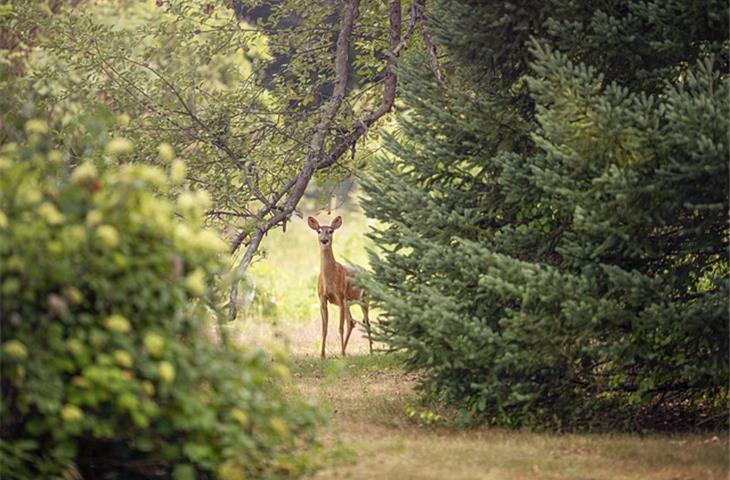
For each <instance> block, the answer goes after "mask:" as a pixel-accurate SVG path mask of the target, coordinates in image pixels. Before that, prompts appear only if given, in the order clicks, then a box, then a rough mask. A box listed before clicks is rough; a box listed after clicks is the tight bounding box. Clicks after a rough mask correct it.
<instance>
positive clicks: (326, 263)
mask: <svg viewBox="0 0 730 480" xmlns="http://www.w3.org/2000/svg"><path fill="white" fill-rule="evenodd" d="M307 223H308V224H309V227H310V228H311V229H312V230H316V231H317V233H318V240H319V246H320V270H319V278H318V279H317V295H318V296H319V304H320V313H321V316H322V352H321V355H322V358H324V357H325V346H326V343H327V323H328V317H329V311H328V303H332V304H334V305H337V306H339V307H340V329H339V331H340V345H341V347H342V356H345V350H346V349H347V343H348V342H349V340H350V334H351V333H352V330H353V328H355V321H354V320H353V319H352V315H351V314H350V304H351V303H357V304H359V305H360V308H361V309H362V312H363V322H364V323H365V327H366V328H367V332H368V341H369V342H370V353H372V352H373V341H372V338H371V337H370V319H369V318H368V305H367V302H366V301H365V292H364V291H363V290H362V289H361V288H358V287H356V286H355V285H354V284H353V282H352V277H353V275H354V273H355V272H354V271H353V270H351V269H349V268H347V267H345V266H344V265H342V264H340V263H338V262H337V261H336V260H335V255H334V253H333V252H332V236H333V234H334V231H335V230H337V229H338V228H340V226H342V217H339V216H338V217H336V218H335V219H334V220H333V221H332V225H320V224H319V222H318V221H317V220H316V219H314V218H313V217H309V218H307ZM345 319H347V334H346V335H345V333H344V326H345Z"/></svg>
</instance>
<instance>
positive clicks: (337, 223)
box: [307, 215, 342, 249]
mask: <svg viewBox="0 0 730 480" xmlns="http://www.w3.org/2000/svg"><path fill="white" fill-rule="evenodd" d="M307 225H309V228H311V229H312V230H316V231H317V236H318V237H319V246H320V248H322V249H325V248H328V247H330V246H331V245H332V235H333V234H334V233H335V230H337V229H338V228H340V227H341V226H342V217H340V216H339V215H338V216H337V217H335V219H334V220H332V225H320V224H319V222H318V221H317V219H316V218H314V217H307Z"/></svg>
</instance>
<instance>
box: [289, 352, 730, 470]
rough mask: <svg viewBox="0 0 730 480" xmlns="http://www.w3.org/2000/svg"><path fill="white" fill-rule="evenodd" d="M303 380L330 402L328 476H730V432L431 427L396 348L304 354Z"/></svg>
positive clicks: (296, 365) (299, 384)
mask: <svg viewBox="0 0 730 480" xmlns="http://www.w3.org/2000/svg"><path fill="white" fill-rule="evenodd" d="M292 374H293V378H294V386H295V387H296V388H297V389H298V390H299V392H300V393H301V394H302V395H304V396H305V397H306V398H308V399H310V400H313V401H316V402H317V403H319V404H320V405H322V406H324V407H325V408H326V409H327V410H329V412H330V413H331V416H332V422H331V423H330V424H329V425H328V426H326V427H325V428H324V431H323V433H322V441H323V443H324V450H325V454H324V456H325V459H326V462H325V468H324V469H322V470H321V471H319V472H318V473H317V475H316V476H315V478H316V479H318V480H325V479H338V480H339V479H391V478H392V479H402V480H407V479H414V480H415V479H434V480H436V479H439V480H441V479H454V480H457V479H458V480H467V479H545V480H548V479H549V480H568V479H571V480H578V479H580V480H588V479H591V480H603V479H606V480H608V479H611V480H624V479H625V480H629V479H631V480H633V479H636V480H640V479H641V480H654V479H657V480H658V479H666V480H693V479H697V480H715V479H717V480H721V479H722V480H726V479H727V478H728V443H727V438H726V437H725V438H716V437H715V438H713V436H711V435H705V436H687V435H683V436H648V437H638V436H629V435H550V434H535V433H529V432H514V431H508V430H500V429H487V428H482V429H475V430H457V429H453V428H450V427H447V426H445V425H439V424H438V423H439V422H436V424H433V425H430V426H429V425H424V424H423V423H422V422H420V421H419V420H417V418H418V414H416V415H415V416H414V417H411V416H409V414H408V412H413V408H415V409H416V411H417V412H418V408H419V407H418V404H417V402H416V395H415V393H414V391H413V386H414V384H415V378H413V377H412V376H409V375H407V374H405V373H404V372H403V371H402V369H400V368H399V366H398V364H397V361H396V359H395V357H392V356H388V355H383V354H380V355H373V356H368V355H363V354H359V355H353V356H350V357H347V358H346V359H339V358H334V359H327V360H325V361H320V360H319V358H317V357H313V356H295V357H294V358H293V365H292Z"/></svg>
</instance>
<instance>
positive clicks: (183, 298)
mask: <svg viewBox="0 0 730 480" xmlns="http://www.w3.org/2000/svg"><path fill="white" fill-rule="evenodd" d="M48 130H49V127H48V125H47V124H46V123H44V122H42V121H35V120H31V121H29V122H28V123H26V124H25V133H24V134H22V137H23V138H22V139H21V140H20V141H18V142H14V143H8V144H5V145H3V146H2V147H0V148H1V149H0V295H1V297H0V319H1V321H2V348H1V350H0V351H1V353H0V359H1V360H2V371H1V372H0V373H1V378H2V404H1V406H0V421H1V425H2V427H1V430H0V431H1V433H2V435H1V436H2V438H1V440H0V453H1V454H2V459H1V461H0V465H1V467H0V477H2V478H3V479H16V478H54V477H60V476H65V477H70V478H74V477H75V478H78V476H79V475H81V476H82V477H83V478H89V479H91V478H93V479H98V478H125V479H126V478H156V477H162V478H175V479H179V480H187V479H193V478H222V479H241V478H279V477H290V476H297V475H298V474H300V473H301V472H302V471H303V470H304V469H306V468H307V461H306V458H307V457H306V445H307V444H308V443H309V442H311V441H312V434H313V425H314V423H315V421H316V418H317V417H316V411H315V410H313V409H311V408H310V407H307V406H305V405H303V404H299V403H295V402H294V401H292V400H288V399H285V398H284V397H283V394H282V392H281V391H280V390H279V388H278V387H277V386H276V383H275V382H272V380H273V379H274V378H276V377H277V376H278V377H281V376H285V375H286V374H287V371H286V368H285V367H284V366H283V365H280V364H278V363H276V362H273V363H272V362H271V361H269V360H268V358H267V357H266V356H265V355H264V354H263V353H262V352H258V351H248V350H236V349H233V348H229V347H225V346H222V345H219V344H217V343H216V342H215V341H213V340H212V339H211V338H210V335H206V332H205V328H206V325H207V323H208V322H207V320H206V319H208V318H209V317H210V315H211V312H212V310H211V309H210V308H209V303H210V302H209V300H208V299H210V298H211V295H212V293H213V292H212V287H211V286H212V285H213V284H214V278H215V276H216V275H217V274H218V273H220V271H221V269H222V268H223V267H222V264H221V263H220V262H219V261H218V259H217V257H218V255H219V254H220V253H221V252H222V251H225V248H226V247H225V244H224V243H223V242H222V241H221V240H220V239H219V238H218V237H217V236H216V235H215V234H213V233H211V232H209V231H205V230H203V229H202V210H203V208H204V206H205V201H206V199H205V197H203V196H200V195H198V194H193V193H190V192H185V193H181V194H180V195H178V196H177V203H173V202H172V201H168V200H166V199H164V198H161V197H160V196H159V195H156V194H155V193H154V192H155V191H158V192H165V191H166V190H167V188H168V187H167V186H168V185H172V184H175V183H176V182H179V181H180V172H179V169H180V165H179V163H178V164H175V163H173V165H176V167H175V168H171V171H170V174H169V175H168V174H167V173H165V172H164V171H163V170H162V169H158V168H153V167H148V166H133V165H127V166H122V167H121V168H118V169H112V170H111V171H110V172H109V173H105V174H101V173H98V172H97V167H95V166H94V164H93V163H91V162H86V163H83V162H79V161H74V162H73V163H75V164H76V165H79V166H76V167H75V168H72V167H69V166H68V165H69V163H71V161H70V160H69V158H70V157H69V155H68V154H67V153H65V152H62V151H60V150H54V146H53V145H54V142H51V141H50V140H49V139H48V138H49V137H48ZM129 149H131V144H129V143H128V142H126V141H124V140H121V139H116V140H111V141H110V142H109V143H108V144H107V145H106V158H107V160H109V159H110V158H114V156H116V155H123V154H125V152H127V151H128V150H129ZM160 154H161V156H165V157H170V156H171V152H170V151H169V150H168V149H161V152H160ZM97 163H98V162H97ZM176 169H177V171H176ZM176 216H178V217H180V218H176Z"/></svg>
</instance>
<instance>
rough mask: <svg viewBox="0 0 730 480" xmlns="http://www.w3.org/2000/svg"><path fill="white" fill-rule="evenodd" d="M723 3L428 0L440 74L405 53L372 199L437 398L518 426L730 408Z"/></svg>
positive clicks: (387, 260)
mask: <svg viewBox="0 0 730 480" xmlns="http://www.w3.org/2000/svg"><path fill="white" fill-rule="evenodd" d="M725 13H726V9H725V6H724V5H722V4H720V2H709V3H707V4H705V5H702V6H699V5H694V4H686V3H685V2H612V3H609V4H606V3H605V2H601V3H598V2H595V5H593V4H592V2H583V3H582V4H581V5H580V6H576V5H575V3H574V2H571V1H568V0H555V1H552V2H520V3H519V4H514V3H498V2H490V4H488V5H479V6H474V5H472V4H471V3H470V2H455V1H439V2H435V5H434V6H433V14H432V17H429V28H431V30H432V31H431V33H432V34H433V36H434V38H435V39H436V43H437V46H438V48H439V49H440V51H442V52H444V53H445V55H444V58H445V64H444V65H443V68H444V70H445V71H446V72H447V75H446V81H445V82H444V83H443V84H439V83H438V82H437V81H435V79H434V77H433V75H431V74H430V72H429V66H428V62H426V61H425V60H424V59H423V58H419V57H417V56H415V55H414V56H411V57H410V60H409V61H408V62H406V63H405V64H404V65H402V67H401V68H402V69H403V75H402V76H403V78H405V80H406V81H405V84H404V85H403V86H402V91H401V95H402V98H403V99H404V102H405V104H406V106H407V107H408V109H407V110H405V111H404V113H402V114H401V116H400V120H399V122H400V127H401V128H400V132H401V134H400V135H399V136H398V137H389V138H387V139H386V143H387V147H388V154H387V156H385V157H384V158H383V159H381V161H380V164H379V165H377V168H376V169H375V170H374V172H373V174H372V175H371V177H370V178H369V180H368V181H367V182H366V190H367V193H368V194H369V198H370V200H368V201H367V202H366V203H365V208H366V211H367V213H368V215H370V216H371V217H373V218H376V219H378V220H380V221H382V222H383V224H384V225H385V227H383V228H382V229H378V230H374V231H373V233H372V238H373V239H374V240H375V242H376V244H377V245H378V246H379V254H377V255H375V254H374V255H373V258H372V259H371V264H372V265H373V271H374V273H373V275H372V276H370V277H369V278H368V279H365V280H364V281H365V282H366V283H367V284H368V287H369V289H370V291H371V292H372V295H373V296H374V298H376V299H377V301H378V302H379V304H380V306H381V307H382V308H383V309H384V310H385V312H386V315H385V317H384V319H383V321H382V322H381V325H380V334H381V335H382V337H383V339H384V340H385V341H386V342H387V343H388V344H389V345H390V346H391V347H392V348H394V349H402V350H404V351H405V352H406V355H407V358H408V362H409V365H410V366H411V367H412V368H418V369H424V370H425V372H426V376H425V377H424V380H423V383H422V388H423V390H424V392H425V393H426V394H428V395H429V396H431V397H432V398H435V399H437V400H440V401H443V402H449V403H454V404H456V405H458V406H459V407H460V409H461V411H462V412H464V413H466V414H468V415H469V416H470V417H471V418H476V419H479V420H481V421H488V422H493V423H501V424H507V425H523V424H533V425H534V424H537V423H539V424H540V425H546V424H547V423H550V425H551V426H554V427H564V428H588V427H591V426H593V425H595V424H596V423H597V422H603V424H605V422H606V420H611V422H610V423H611V424H612V425H614V426H615V425H619V426H621V427H624V428H638V427H639V426H640V425H641V423H642V421H643V420H647V421H646V422H644V423H648V421H649V420H654V419H655V418H657V415H654V416H648V415H646V414H647V413H655V414H661V415H662V418H663V420H668V419H669V417H667V415H666V414H667V413H668V412H675V413H676V412H678V411H679V412H680V413H681V417H680V418H679V420H682V421H684V422H685V423H689V424H693V423H694V422H700V421H702V420H701V419H702V418H703V417H702V415H706V414H708V412H709V411H711V410H712V409H713V408H717V409H719V411H724V404H723V403H722V402H723V401H724V399H726V398H727V381H728V367H727V361H726V360H727V356H728V325H727V320H726V318H727V309H728V303H727V296H728V262H727V256H726V252H727V248H728V233H729V232H728V226H727V218H728V201H727V196H728V185H727V181H728V165H727V158H728V143H727V131H728V114H729V113H730V112H728V103H727V95H728V75H727V71H728V53H727V52H728V48H727V47H728V42H727V38H728V26H727V22H726V19H725V17H726V15H725ZM689 413H692V415H689ZM675 420H676V419H675Z"/></svg>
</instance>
